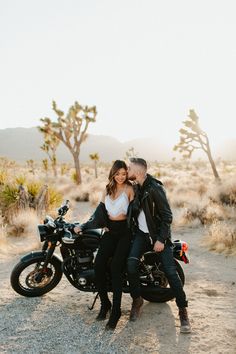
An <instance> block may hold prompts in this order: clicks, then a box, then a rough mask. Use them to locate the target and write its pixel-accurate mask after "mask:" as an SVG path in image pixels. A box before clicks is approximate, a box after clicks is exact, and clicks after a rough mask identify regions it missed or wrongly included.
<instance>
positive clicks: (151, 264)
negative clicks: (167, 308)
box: [10, 200, 189, 309]
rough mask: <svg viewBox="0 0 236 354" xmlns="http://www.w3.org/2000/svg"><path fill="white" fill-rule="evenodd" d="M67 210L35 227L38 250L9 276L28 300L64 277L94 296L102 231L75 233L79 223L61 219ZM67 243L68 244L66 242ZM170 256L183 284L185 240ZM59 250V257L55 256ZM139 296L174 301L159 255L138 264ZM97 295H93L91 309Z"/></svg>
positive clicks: (177, 243) (150, 255)
mask: <svg viewBox="0 0 236 354" xmlns="http://www.w3.org/2000/svg"><path fill="white" fill-rule="evenodd" d="M68 210H69V201H68V200H67V201H66V202H65V204H64V205H62V206H61V207H60V208H59V209H58V216H57V217H56V219H55V220H54V219H53V218H52V217H50V216H46V217H45V219H44V222H43V224H40V225H38V233H39V237H40V241H41V242H42V243H43V246H42V250H41V251H34V252H31V253H28V254H26V255H25V256H23V257H22V258H21V260H20V261H19V263H17V264H16V265H15V267H14V269H13V270H12V273H11V278H10V280H11V286H12V288H13V289H14V290H15V291H16V292H17V293H18V294H20V295H23V296H27V297H35V296H42V295H44V294H46V293H48V292H49V291H51V290H52V289H54V288H55V287H56V286H57V285H58V283H59V282H60V280H61V278H62V275H63V274H64V275H65V276H66V278H67V279H68V281H69V282H70V283H71V285H73V286H74V287H75V288H77V289H78V290H80V291H85V292H92V293H96V292H97V289H96V283H95V275H94V260H95V257H96V252H97V250H98V247H99V243H100V240H101V238H102V236H103V230H101V229H92V230H86V231H84V232H83V233H81V234H80V235H77V234H75V233H74V227H75V226H76V225H79V223H78V222H75V223H67V222H66V221H65V218H64V216H65V215H66V213H67V211H68ZM68 240H69V242H68ZM172 243H173V254H174V261H175V264H176V270H177V273H178V276H179V278H180V279H181V281H182V284H183V285H184V282H185V276H184V272H183V269H182V267H181V265H180V263H179V261H183V262H184V263H189V258H188V256H187V250H188V245H187V243H186V242H185V241H181V240H174V241H173V242H172ZM56 247H59V248H60V254H61V258H60V257H59V256H58V255H56V254H55V249H56ZM139 275H140V283H141V291H142V297H143V298H144V299H145V300H147V301H151V302H166V301H169V300H171V299H173V298H174V294H173V292H172V290H171V289H170V287H169V283H168V280H167V278H166V276H165V272H164V270H163V267H162V264H161V262H160V259H159V256H158V253H156V252H154V251H148V252H146V253H144V255H143V256H142V258H141V260H140V264H139ZM104 276H106V278H107V288H108V291H110V292H111V291H112V287H111V276H110V272H109V262H108V264H107V273H106V274H105V275H104ZM123 292H124V293H129V283H128V276H127V272H126V271H124V273H123ZM97 296H98V294H97V295H96V297H95V299H94V302H93V305H92V306H91V308H90V309H92V308H93V306H94V304H95V301H96V299H97Z"/></svg>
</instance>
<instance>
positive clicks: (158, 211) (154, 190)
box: [80, 174, 172, 243]
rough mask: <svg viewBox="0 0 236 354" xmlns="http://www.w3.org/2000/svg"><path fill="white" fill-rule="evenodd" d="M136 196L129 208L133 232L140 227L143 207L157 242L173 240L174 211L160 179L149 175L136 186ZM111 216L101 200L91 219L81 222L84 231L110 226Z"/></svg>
mask: <svg viewBox="0 0 236 354" xmlns="http://www.w3.org/2000/svg"><path fill="white" fill-rule="evenodd" d="M134 189H135V197H134V200H133V201H132V202H131V203H130V205H129V208H128V215H127V223H128V226H129V228H130V229H131V231H132V232H133V233H135V230H136V228H137V227H138V221H137V218H138V215H139V213H140V210H141V209H143V211H144V214H145V217H146V222H147V227H148V230H149V234H150V237H151V239H152V241H153V243H155V242H156V241H157V240H158V241H160V242H163V243H166V241H167V240H171V230H170V225H171V222H172V212H171V209H170V206H169V203H168V200H167V197H166V193H165V190H164V187H163V185H162V183H161V182H160V181H158V180H157V179H155V178H154V177H152V176H151V175H149V174H148V175H147V178H146V180H145V181H144V184H143V186H142V187H140V186H139V185H135V186H134ZM108 224H109V218H108V214H107V211H106V208H105V204H104V203H103V202H100V203H99V204H98V206H97V208H96V209H95V211H94V213H93V214H92V216H91V217H90V219H89V220H88V221H87V222H85V223H83V224H81V225H80V228H81V230H82V231H84V230H87V229H98V228H103V227H109V225H108Z"/></svg>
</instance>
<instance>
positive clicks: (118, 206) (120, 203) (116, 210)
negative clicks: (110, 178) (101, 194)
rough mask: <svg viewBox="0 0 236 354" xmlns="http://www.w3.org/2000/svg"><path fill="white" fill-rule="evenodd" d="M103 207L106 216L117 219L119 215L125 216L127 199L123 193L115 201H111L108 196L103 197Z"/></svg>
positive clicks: (127, 204)
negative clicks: (104, 207)
mask: <svg viewBox="0 0 236 354" xmlns="http://www.w3.org/2000/svg"><path fill="white" fill-rule="evenodd" d="M105 206H106V210H107V212H108V215H110V216H112V217H117V216H118V215H121V214H125V215H126V214H127V210H128V206H129V198H128V196H127V194H126V193H125V192H122V193H121V194H120V195H119V196H118V197H117V198H116V199H111V197H110V196H109V195H106V196H105Z"/></svg>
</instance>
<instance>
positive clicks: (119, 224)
mask: <svg viewBox="0 0 236 354" xmlns="http://www.w3.org/2000/svg"><path fill="white" fill-rule="evenodd" d="M108 228H109V231H108V232H106V233H105V234H104V235H103V237H102V240H101V244H100V247H99V249H98V253H97V256H96V259H95V280H96V285H97V290H98V293H99V296H100V299H101V303H107V301H108V295H107V277H106V273H107V270H108V269H107V263H108V260H109V258H111V257H112V259H111V265H110V266H111V269H110V270H111V278H112V291H113V308H116V309H120V306H121V297H122V272H123V270H124V267H125V265H126V260H127V256H128V253H129V249H130V242H131V234H130V231H129V229H128V227H127V221H126V220H122V221H112V220H109V225H108Z"/></svg>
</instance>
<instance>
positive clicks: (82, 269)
mask: <svg viewBox="0 0 236 354" xmlns="http://www.w3.org/2000/svg"><path fill="white" fill-rule="evenodd" d="M93 259H94V254H93V252H91V251H82V252H81V251H79V252H78V254H77V262H78V266H79V267H78V268H79V271H78V273H77V276H76V278H77V282H78V284H79V285H80V286H81V287H82V288H83V289H84V290H86V291H93V290H94V289H95V274H94V265H93Z"/></svg>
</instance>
